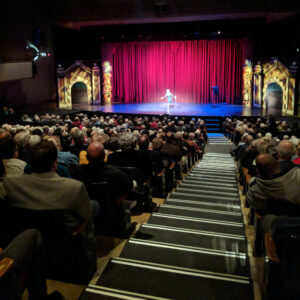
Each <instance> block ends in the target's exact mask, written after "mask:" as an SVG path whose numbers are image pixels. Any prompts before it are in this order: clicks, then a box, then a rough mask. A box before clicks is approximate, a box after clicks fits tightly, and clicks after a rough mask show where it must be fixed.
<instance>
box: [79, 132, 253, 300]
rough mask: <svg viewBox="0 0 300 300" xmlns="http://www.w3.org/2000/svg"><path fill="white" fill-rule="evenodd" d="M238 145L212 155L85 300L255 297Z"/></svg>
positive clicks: (213, 144) (212, 138)
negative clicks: (233, 150) (236, 159)
mask: <svg viewBox="0 0 300 300" xmlns="http://www.w3.org/2000/svg"><path fill="white" fill-rule="evenodd" d="M230 146H231V145H230V143H229V142H228V141H227V140H226V139H225V138H224V137H223V136H222V135H220V134H212V135H209V143H208V145H207V147H206V154H205V156H204V158H203V159H202V160H201V162H200V163H198V165H196V166H195V168H194V169H193V170H192V172H191V173H190V174H189V176H188V177H187V178H186V179H185V180H184V181H183V182H182V183H181V184H180V185H179V186H178V188H177V189H176V191H175V192H173V193H172V194H171V196H170V197H169V198H168V199H167V200H166V202H165V203H164V204H162V205H161V206H160V208H159V210H158V212H156V213H153V214H152V216H151V218H150V220H149V222H148V223H147V224H144V225H142V226H141V228H140V230H139V231H138V232H137V234H136V235H135V237H134V238H131V239H129V241H128V243H127V245H126V246H125V248H124V249H123V251H122V253H121V255H120V257H117V258H113V259H111V261H110V262H109V264H108V265H107V267H106V269H105V270H104V272H103V274H102V275H101V277H100V279H99V280H98V282H97V284H96V285H90V286H88V287H87V288H86V289H85V292H84V293H83V294H82V297H81V298H80V299H81V300H91V299H93V300H94V299H95V300H96V299H222V300H224V299H243V300H248V299H253V292H252V283H251V280H250V271H249V262H248V255H247V241H246V238H245V229H244V225H243V218H242V214H241V207H240V199H239V192H238V185H237V178H236V170H235V164H234V161H233V159H232V157H231V156H230V154H228V153H229V148H230Z"/></svg>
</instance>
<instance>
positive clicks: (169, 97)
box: [161, 89, 176, 113]
mask: <svg viewBox="0 0 300 300" xmlns="http://www.w3.org/2000/svg"><path fill="white" fill-rule="evenodd" d="M164 98H167V100H168V112H167V113H169V112H170V105H171V104H172V99H173V98H174V99H176V96H174V95H173V94H172V93H171V91H170V90H169V89H166V94H165V95H164V96H163V97H161V99H164Z"/></svg>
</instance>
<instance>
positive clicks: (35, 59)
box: [26, 42, 50, 61]
mask: <svg viewBox="0 0 300 300" xmlns="http://www.w3.org/2000/svg"><path fill="white" fill-rule="evenodd" d="M26 49H27V50H29V49H32V50H34V51H35V56H34V58H33V61H37V60H38V59H39V58H40V57H41V56H42V57H46V56H50V53H47V52H41V51H40V49H39V48H38V47H37V46H35V45H34V44H33V43H31V42H28V43H27V45H26Z"/></svg>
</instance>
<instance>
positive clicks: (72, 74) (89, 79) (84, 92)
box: [56, 61, 101, 108]
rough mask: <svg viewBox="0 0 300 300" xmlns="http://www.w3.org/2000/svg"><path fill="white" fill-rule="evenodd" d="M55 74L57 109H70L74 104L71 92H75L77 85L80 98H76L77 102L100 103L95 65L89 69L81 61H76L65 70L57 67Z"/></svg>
mask: <svg viewBox="0 0 300 300" xmlns="http://www.w3.org/2000/svg"><path fill="white" fill-rule="evenodd" d="M56 74H57V88H58V99H59V108H72V104H73V103H74V97H72V92H73V91H74V90H76V89H75V88H77V86H78V84H79V83H80V88H81V91H80V93H79V94H80V96H77V97H79V99H77V100H78V101H79V102H85V103H86V104H100V103H101V84H100V69H99V68H98V66H97V65H96V64H94V66H93V68H92V69H90V68H89V67H87V66H86V65H84V64H83V63H82V61H76V62H75V63H74V64H73V65H71V66H70V67H68V68H67V69H66V70H64V69H63V67H62V66H61V65H58V68H57V72H56ZM74 94H75V93H73V95H74ZM77 95H78V94H77ZM80 97H81V99H80Z"/></svg>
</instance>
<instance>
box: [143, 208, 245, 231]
mask: <svg viewBox="0 0 300 300" xmlns="http://www.w3.org/2000/svg"><path fill="white" fill-rule="evenodd" d="M147 224H155V225H162V226H171V227H181V228H185V229H196V230H207V231H211V232H218V233H226V234H236V235H243V234H244V232H245V230H244V225H243V224H241V223H228V222H222V221H220V220H209V219H206V218H203V219H201V218H191V217H183V216H179V215H169V214H162V213H153V214H152V216H151V218H150V220H149V221H148V223H147Z"/></svg>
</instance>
